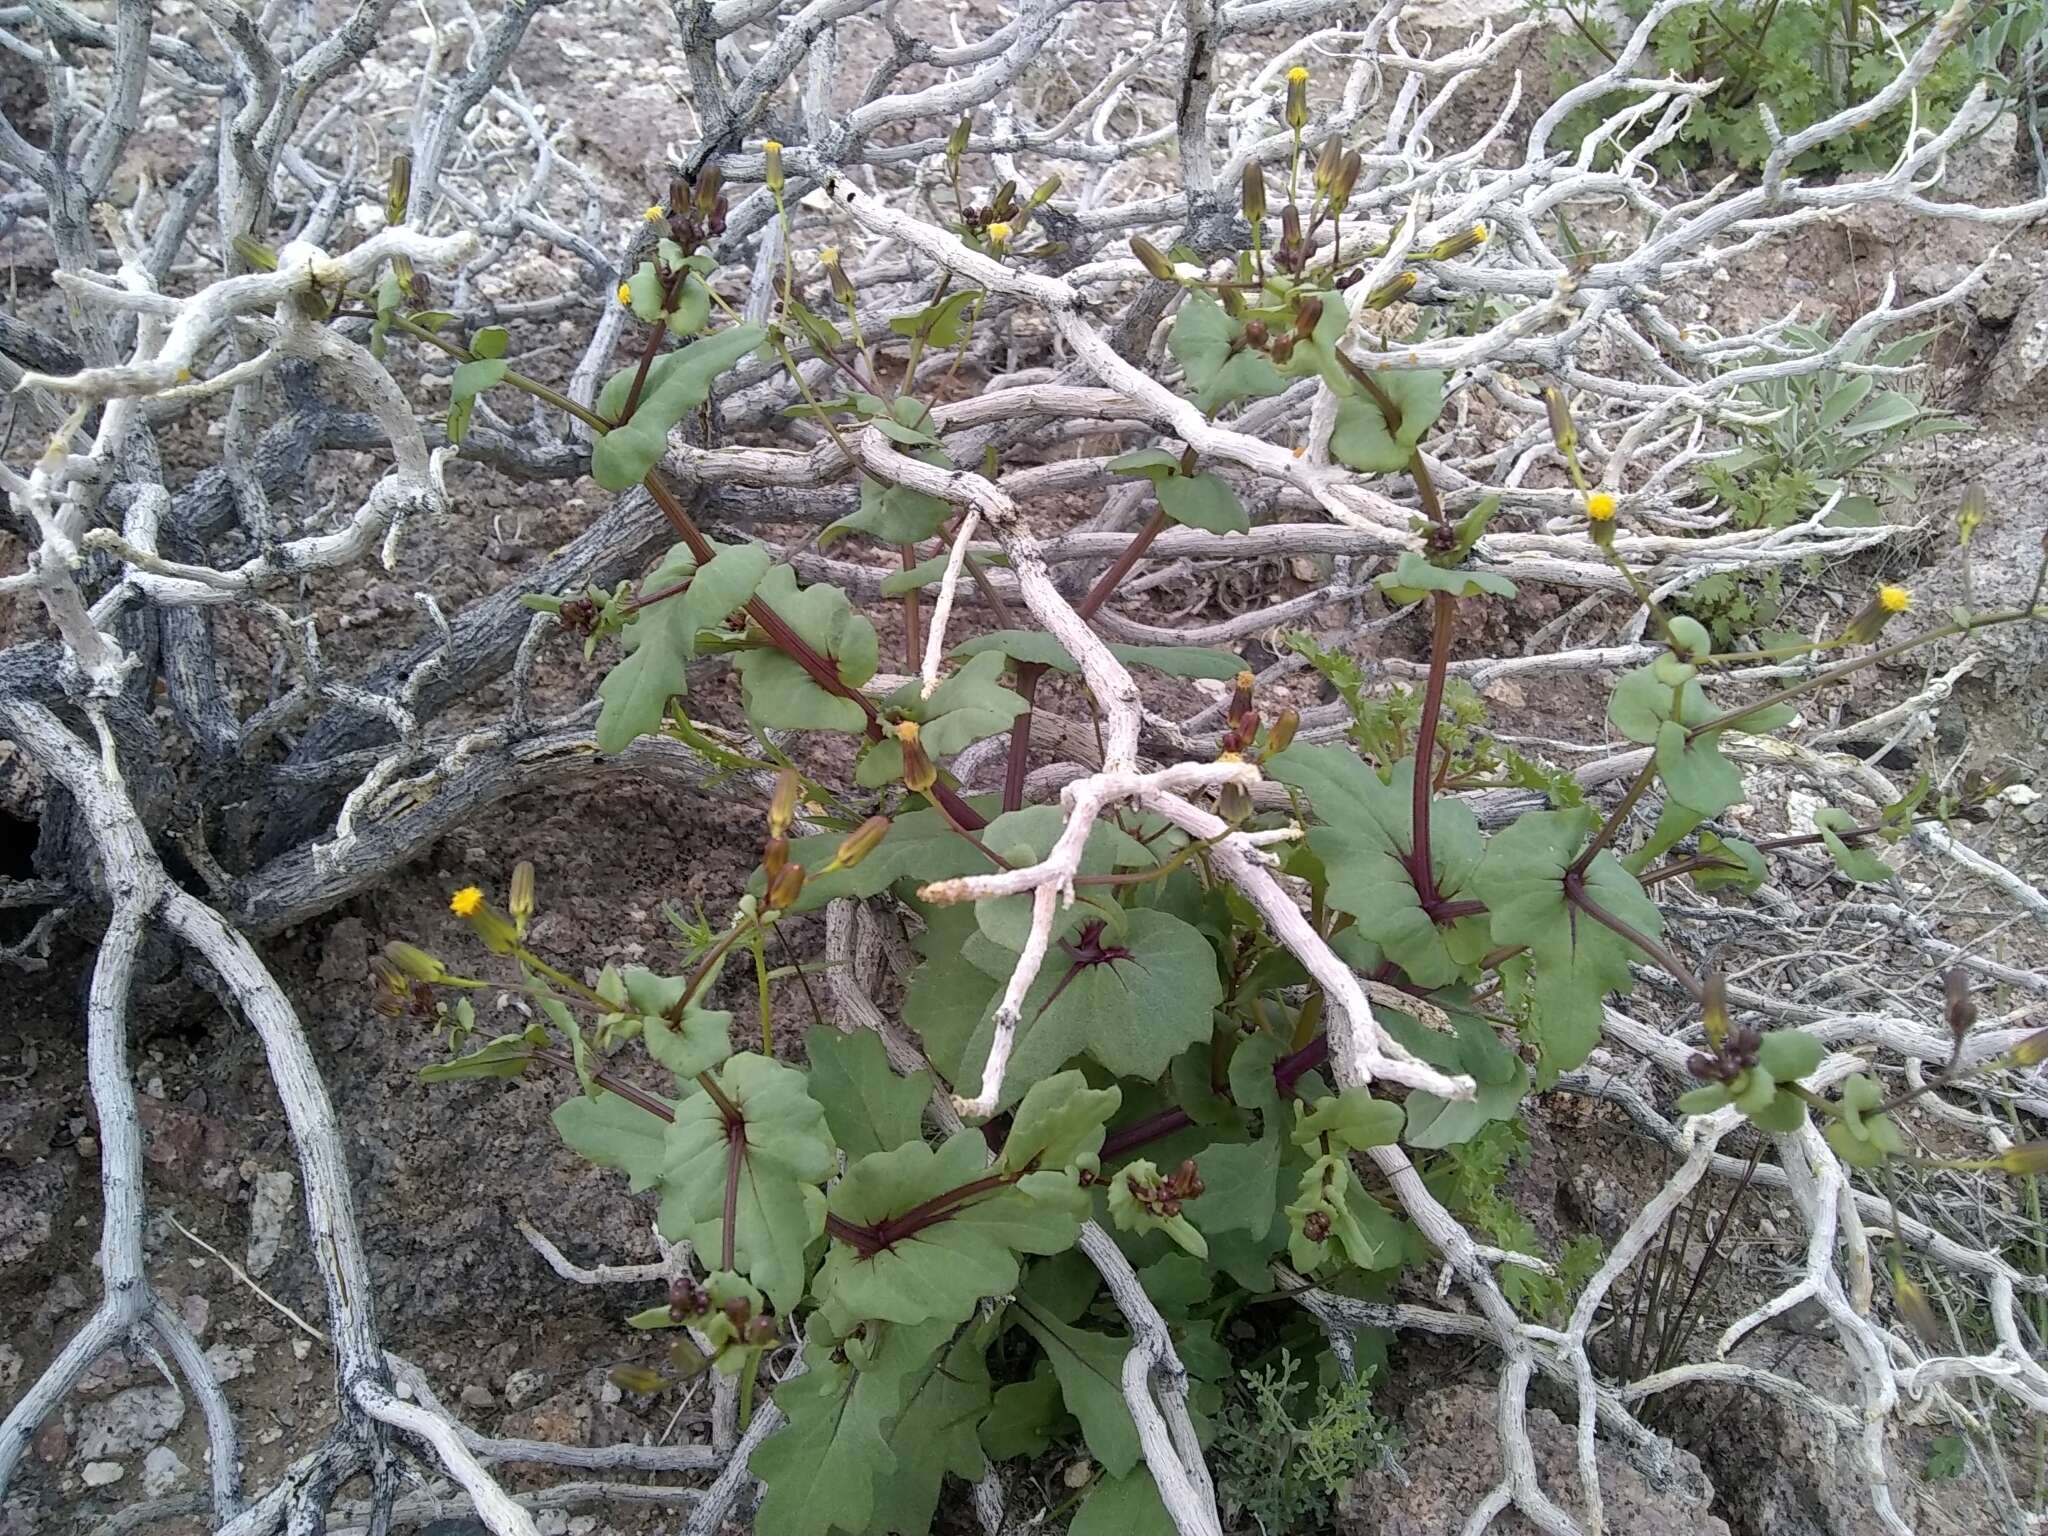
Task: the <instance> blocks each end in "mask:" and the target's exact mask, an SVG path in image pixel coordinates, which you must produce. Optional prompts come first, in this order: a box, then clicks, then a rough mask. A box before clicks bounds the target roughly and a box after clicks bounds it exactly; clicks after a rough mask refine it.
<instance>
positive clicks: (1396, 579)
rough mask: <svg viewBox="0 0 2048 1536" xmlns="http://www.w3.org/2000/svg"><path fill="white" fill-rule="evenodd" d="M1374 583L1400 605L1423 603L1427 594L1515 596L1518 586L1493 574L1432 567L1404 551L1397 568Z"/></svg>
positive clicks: (1409, 550)
mask: <svg viewBox="0 0 2048 1536" xmlns="http://www.w3.org/2000/svg"><path fill="white" fill-rule="evenodd" d="M1374 584H1375V585H1376V586H1378V587H1379V589H1380V590H1381V591H1382V592H1384V593H1386V594H1387V597H1388V600H1389V601H1391V602H1396V603H1419V602H1421V601H1422V598H1423V596H1424V594H1426V593H1430V592H1448V593H1449V594H1450V595H1451V596H1452V597H1477V596H1480V595H1482V594H1484V595H1486V596H1489V597H1513V596H1514V595H1515V584H1514V583H1513V582H1512V581H1509V580H1508V579H1507V577H1505V576H1496V575H1494V574H1493V573H1492V572H1491V571H1470V570H1451V569H1449V568H1447V567H1445V566H1441V565H1431V564H1430V563H1429V562H1428V561H1427V560H1425V559H1423V558H1422V556H1420V555H1418V554H1417V553H1415V551H1414V550H1412V549H1407V550H1403V551H1402V552H1401V558H1400V559H1399V560H1398V561H1396V562H1395V563H1394V569H1393V570H1392V571H1390V572H1388V573H1387V574H1385V575H1382V576H1379V577H1376V578H1374Z"/></svg>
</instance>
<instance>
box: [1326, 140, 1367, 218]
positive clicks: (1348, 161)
mask: <svg viewBox="0 0 2048 1536" xmlns="http://www.w3.org/2000/svg"><path fill="white" fill-rule="evenodd" d="M1364 169H1365V157H1364V156H1362V155H1360V154H1359V152H1358V151H1357V150H1355V149H1347V150H1346V151H1344V155H1343V158H1342V159H1340V160H1339V161H1338V162H1337V172H1336V174H1335V175H1334V176H1332V177H1331V178H1330V206H1331V207H1333V208H1342V207H1343V206H1344V205H1345V204H1346V203H1348V202H1350V201H1351V189H1352V188H1353V187H1355V186H1357V185H1358V173H1359V172H1360V171H1362V170H1364Z"/></svg>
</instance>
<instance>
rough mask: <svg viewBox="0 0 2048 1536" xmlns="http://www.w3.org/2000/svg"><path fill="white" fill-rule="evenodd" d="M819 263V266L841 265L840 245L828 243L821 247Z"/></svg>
mask: <svg viewBox="0 0 2048 1536" xmlns="http://www.w3.org/2000/svg"><path fill="white" fill-rule="evenodd" d="M818 265H819V266H821V267H836V266H838V265H839V247H838V246H836V245H828V246H825V247H824V248H823V249H821V250H820V251H819V252H818Z"/></svg>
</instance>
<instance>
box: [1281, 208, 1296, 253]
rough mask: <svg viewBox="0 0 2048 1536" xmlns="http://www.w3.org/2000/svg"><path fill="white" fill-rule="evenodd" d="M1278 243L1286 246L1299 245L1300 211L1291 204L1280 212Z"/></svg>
mask: <svg viewBox="0 0 2048 1536" xmlns="http://www.w3.org/2000/svg"><path fill="white" fill-rule="evenodd" d="M1280 243H1281V244H1282V245H1287V246H1296V245H1300V244H1301V210H1300V209H1299V208H1297V207H1295V206H1294V204H1292V203H1289V204H1288V205H1287V206H1286V207H1285V208H1282V209H1281V210H1280Z"/></svg>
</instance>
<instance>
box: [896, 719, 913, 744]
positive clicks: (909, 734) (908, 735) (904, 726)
mask: <svg viewBox="0 0 2048 1536" xmlns="http://www.w3.org/2000/svg"><path fill="white" fill-rule="evenodd" d="M917 738H918V729H917V722H916V721H915V720H898V721H897V722H896V739H897V740H898V741H900V742H902V743H903V744H904V745H905V746H906V747H907V746H909V745H910V744H911V743H912V742H913V741H916V740H917Z"/></svg>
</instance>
